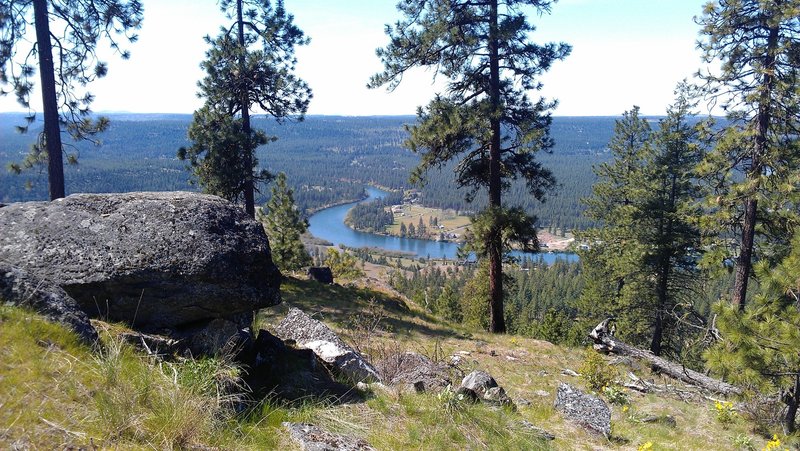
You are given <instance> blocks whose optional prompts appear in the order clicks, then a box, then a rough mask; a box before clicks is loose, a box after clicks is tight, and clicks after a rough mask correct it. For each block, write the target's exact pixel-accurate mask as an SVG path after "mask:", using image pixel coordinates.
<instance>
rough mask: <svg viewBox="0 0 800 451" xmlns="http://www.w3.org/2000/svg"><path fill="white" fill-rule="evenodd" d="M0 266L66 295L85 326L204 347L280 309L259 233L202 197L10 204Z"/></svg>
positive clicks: (232, 210) (1, 229)
mask: <svg viewBox="0 0 800 451" xmlns="http://www.w3.org/2000/svg"><path fill="white" fill-rule="evenodd" d="M0 261H5V262H8V263H9V264H11V265H14V266H16V267H19V268H20V269H22V270H24V271H26V272H27V273H28V274H30V275H32V276H35V277H37V278H40V279H42V280H45V281H48V282H50V283H52V284H53V285H55V286H58V287H61V288H63V290H64V291H65V292H66V293H67V294H68V295H69V296H70V297H71V298H73V299H74V300H75V301H76V302H77V303H78V305H79V306H80V307H81V309H82V310H84V311H85V312H87V313H89V315H90V316H96V317H101V318H107V319H110V320H114V321H123V322H126V323H128V324H130V325H132V326H133V327H135V328H137V329H142V330H145V331H150V332H164V331H171V332H176V333H178V334H180V333H181V331H183V330H186V331H189V330H190V331H192V334H193V335H196V333H197V331H200V330H205V331H207V332H208V334H207V335H209V337H208V340H205V342H206V343H211V342H215V343H217V344H219V343H220V342H221V341H225V338H226V337H220V336H218V335H219V334H218V332H220V331H223V330H224V331H227V332H231V333H236V332H238V330H239V329H240V327H241V326H246V325H244V324H243V323H242V321H241V316H240V314H250V313H252V311H254V310H257V309H260V308H263V307H268V306H272V305H275V304H277V303H279V302H280V295H279V284H280V273H279V271H278V269H277V268H276V267H275V265H274V264H273V263H272V259H271V255H270V248H269V243H268V241H267V237H266V235H265V234H264V231H263V229H262V227H261V225H260V224H259V223H257V222H256V221H254V220H252V219H251V218H249V217H248V216H247V215H246V214H245V213H244V211H243V210H242V209H241V208H239V207H237V206H236V205H233V204H232V203H230V202H227V201H225V200H223V199H221V198H219V197H216V196H209V195H203V194H195V193H186V192H162V193H126V194H73V195H70V196H68V197H66V198H64V199H58V200H55V201H52V202H24V203H16V204H11V205H8V206H6V207H3V208H2V209H0ZM219 319H222V320H223V322H224V324H222V326H224V327H223V328H222V329H221V328H220V327H217V326H220V324H219V321H218V320H219ZM215 321H216V322H215ZM209 328H210V329H209ZM234 329H236V331H234ZM227 332H225V333H227ZM201 347H202V346H201Z"/></svg>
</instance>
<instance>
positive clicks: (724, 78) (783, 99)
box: [697, 0, 800, 309]
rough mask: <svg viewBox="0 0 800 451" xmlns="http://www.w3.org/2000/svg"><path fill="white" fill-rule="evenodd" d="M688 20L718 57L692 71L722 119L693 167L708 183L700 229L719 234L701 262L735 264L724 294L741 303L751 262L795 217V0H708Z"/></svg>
mask: <svg viewBox="0 0 800 451" xmlns="http://www.w3.org/2000/svg"><path fill="white" fill-rule="evenodd" d="M697 21H698V23H699V24H700V26H701V27H702V29H701V38H700V40H699V42H698V46H699V47H700V49H701V50H702V51H703V53H704V60H705V62H706V63H712V62H716V61H719V62H721V64H719V65H717V64H716V63H715V64H712V65H711V67H718V68H719V69H717V70H713V71H711V70H709V71H706V72H703V71H701V72H700V73H699V74H698V75H699V76H700V78H701V79H702V81H703V84H702V85H701V88H702V89H703V94H704V96H705V98H706V100H707V101H708V102H709V103H710V104H711V105H716V104H719V105H721V107H722V108H723V110H724V111H725V112H726V114H727V120H728V125H727V126H725V127H723V128H722V130H721V131H719V132H718V133H717V136H716V137H715V138H716V145H715V146H714V148H713V149H712V151H711V152H709V153H708V155H707V156H706V158H705V159H704V161H703V163H702V164H701V166H700V169H699V171H698V172H699V175H700V176H701V177H703V178H704V179H706V183H707V184H708V185H709V186H710V187H711V188H713V192H712V193H711V194H710V195H709V197H708V199H707V205H706V207H707V210H708V211H707V212H706V221H704V223H703V224H704V228H706V229H707V231H708V234H709V235H710V236H713V237H718V238H715V239H714V240H712V242H711V243H707V244H709V247H712V246H713V252H711V253H709V254H708V257H707V259H706V262H707V263H708V264H710V265H711V264H716V265H719V262H724V261H733V262H734V263H735V280H734V286H733V287H732V288H733V290H732V296H731V301H732V303H733V304H735V305H737V306H739V308H741V309H744V306H745V302H746V294H747V285H748V281H749V280H750V279H751V277H752V275H753V274H752V266H753V262H757V261H759V260H761V259H762V258H767V259H770V260H771V261H772V264H775V263H777V262H778V261H779V260H780V258H781V256H783V255H785V250H786V244H787V240H788V239H789V237H791V233H790V232H789V229H788V228H787V226H788V225H789V224H790V223H795V224H796V222H797V218H796V217H795V216H796V215H794V214H791V213H790V212H791V211H794V209H792V208H791V205H794V206H796V205H797V204H796V202H797V200H796V192H797V187H798V178H797V171H798V168H799V167H800V140H799V139H798V136H799V135H800V90H799V89H798V75H800V57H798V55H800V1H798V0H726V1H722V2H717V1H712V2H708V3H707V4H706V6H705V8H704V10H703V15H702V16H701V17H700V18H699V19H697ZM787 207H788V208H787ZM731 236H734V237H735V239H731V238H730V237H731Z"/></svg>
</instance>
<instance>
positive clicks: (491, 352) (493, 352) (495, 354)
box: [489, 349, 497, 357]
mask: <svg viewBox="0 0 800 451" xmlns="http://www.w3.org/2000/svg"><path fill="white" fill-rule="evenodd" d="M489 355H490V356H492V357H497V351H495V350H494V349H492V350H491V351H489Z"/></svg>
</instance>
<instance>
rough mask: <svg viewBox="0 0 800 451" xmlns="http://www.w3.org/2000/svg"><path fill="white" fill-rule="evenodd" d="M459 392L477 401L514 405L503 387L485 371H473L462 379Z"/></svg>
mask: <svg viewBox="0 0 800 451" xmlns="http://www.w3.org/2000/svg"><path fill="white" fill-rule="evenodd" d="M458 393H459V394H462V395H465V396H467V397H468V398H470V399H473V400H476V401H483V402H487V403H490V404H497V405H502V406H509V407H514V403H513V402H512V401H511V398H509V397H508V395H507V394H506V391H505V390H504V389H503V387H500V386H499V385H497V381H495V380H494V378H493V377H492V376H491V375H489V373H487V372H485V371H473V372H471V373H469V374H467V376H466V377H465V378H464V380H462V381H461V386H460V387H459V388H458Z"/></svg>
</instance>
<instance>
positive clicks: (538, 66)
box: [369, 0, 571, 332]
mask: <svg viewBox="0 0 800 451" xmlns="http://www.w3.org/2000/svg"><path fill="white" fill-rule="evenodd" d="M552 3H553V2H551V1H546V0H508V1H504V2H498V1H497V0H478V1H472V0H470V1H466V0H455V1H453V0H423V1H418V0H403V1H401V2H399V4H398V5H397V8H398V9H399V10H400V12H401V13H402V15H403V19H401V20H400V21H398V22H397V23H396V24H395V25H393V26H387V29H386V32H387V34H388V35H389V37H390V43H389V44H388V45H387V46H386V47H385V48H382V49H378V51H377V54H378V56H379V57H380V58H381V60H382V62H383V65H384V71H383V72H381V73H379V74H376V75H374V76H373V77H372V78H371V80H370V82H369V86H370V87H372V88H376V87H379V86H384V85H386V86H388V87H389V89H390V90H392V89H394V88H396V87H397V86H398V85H399V84H400V82H401V81H402V79H403V75H404V74H405V73H406V72H407V71H408V70H409V69H411V68H413V67H428V68H433V69H434V70H435V73H436V75H437V76H443V77H445V78H446V79H447V85H446V88H445V90H444V92H443V93H440V94H437V95H436V96H435V98H434V99H433V100H432V101H431V102H430V103H429V104H428V106H427V107H425V108H419V109H418V112H417V123H416V124H415V125H413V126H410V127H408V131H409V133H410V137H409V139H408V140H407V141H406V143H405V145H406V146H407V147H408V148H410V149H411V150H413V151H414V152H419V153H420V154H421V162H420V164H419V166H418V167H417V168H416V169H415V170H414V171H413V173H412V180H413V181H418V182H421V181H423V180H424V177H425V175H426V173H427V172H428V171H429V170H431V169H441V168H443V167H444V166H445V165H447V164H448V163H449V162H451V161H454V160H455V161H458V164H457V165H456V167H455V180H456V182H457V184H458V186H459V187H462V188H466V198H467V200H468V201H471V200H472V199H474V197H475V196H476V195H477V194H478V193H479V192H483V191H486V192H487V193H488V196H489V207H488V209H487V210H486V211H485V212H484V213H482V214H481V216H480V217H479V220H480V221H482V222H485V223H486V224H487V225H488V226H487V227H485V228H484V230H485V233H481V234H479V235H476V237H477V238H478V240H479V242H480V243H481V245H480V248H481V249H482V250H483V251H485V254H484V257H487V258H488V260H489V262H490V265H489V285H490V288H489V291H490V300H489V302H490V319H489V324H490V326H489V328H490V330H491V331H493V332H505V330H506V325H505V322H504V314H503V287H502V258H503V253H504V252H505V251H507V250H508V248H506V247H504V246H503V244H504V243H503V238H504V236H506V237H514V238H520V239H522V240H523V241H522V243H523V244H526V245H529V246H531V247H534V246H535V244H536V243H535V242H530V241H528V239H529V238H530V237H531V236H532V235H533V233H532V232H530V230H529V231H527V232H526V233H520V231H521V230H522V229H529V228H530V227H531V226H532V225H533V223H534V219H533V218H527V217H521V216H520V214H519V212H521V210H515V209H507V206H506V205H504V204H503V202H502V193H503V192H504V191H506V190H507V189H508V188H509V186H510V183H511V181H512V180H517V179H523V180H524V181H525V182H526V183H527V187H528V190H529V192H530V194H531V195H532V196H534V197H535V198H537V199H542V198H543V196H544V194H545V192H546V191H547V190H549V189H551V188H552V187H554V185H555V180H554V178H553V176H552V174H551V173H550V171H549V170H547V169H546V168H544V167H542V165H541V164H540V163H539V162H538V161H537V160H536V158H535V154H536V153H537V152H538V151H542V150H544V151H547V150H549V149H550V148H551V147H552V146H553V142H552V139H551V137H550V135H549V127H550V123H551V117H550V111H551V110H552V109H553V108H554V107H555V106H556V103H555V102H552V101H546V100H544V99H542V98H540V99H538V100H531V99H530V98H529V97H528V94H527V93H529V92H532V91H536V90H538V89H540V88H541V86H542V85H541V82H540V81H539V76H540V75H541V74H542V73H544V72H545V71H547V70H548V69H549V68H550V66H551V65H552V64H553V63H554V62H555V61H558V60H561V59H563V58H565V57H566V56H567V55H568V54H569V53H570V50H571V48H570V46H569V45H567V44H564V43H547V44H543V45H539V44H534V43H532V42H530V40H529V38H528V36H529V34H530V33H532V32H533V31H534V30H535V27H534V26H533V25H531V24H530V23H529V22H528V20H527V17H526V14H525V13H524V12H523V9H525V8H527V7H530V8H532V9H533V10H534V11H535V12H536V13H538V14H543V13H548V12H549V11H550V8H551V6H552ZM522 216H524V215H522ZM517 220H518V221H517ZM506 227H508V228H509V229H508V230H511V231H512V232H511V233H505V231H506V230H507V229H506Z"/></svg>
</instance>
